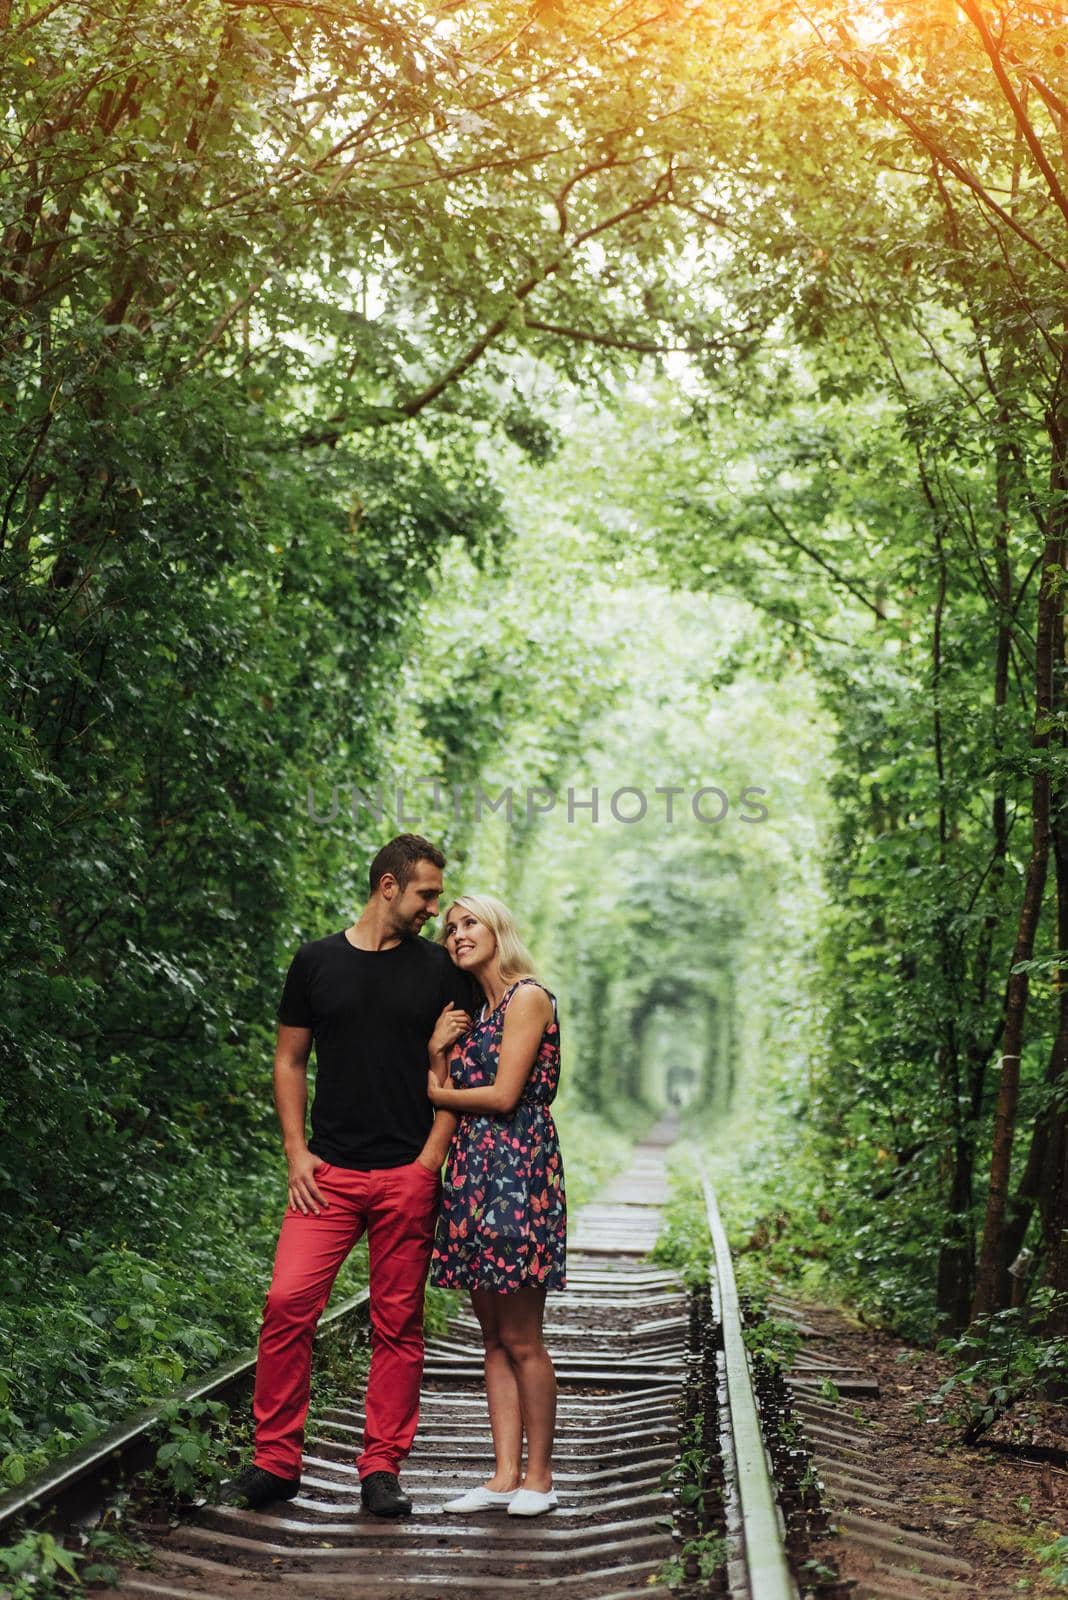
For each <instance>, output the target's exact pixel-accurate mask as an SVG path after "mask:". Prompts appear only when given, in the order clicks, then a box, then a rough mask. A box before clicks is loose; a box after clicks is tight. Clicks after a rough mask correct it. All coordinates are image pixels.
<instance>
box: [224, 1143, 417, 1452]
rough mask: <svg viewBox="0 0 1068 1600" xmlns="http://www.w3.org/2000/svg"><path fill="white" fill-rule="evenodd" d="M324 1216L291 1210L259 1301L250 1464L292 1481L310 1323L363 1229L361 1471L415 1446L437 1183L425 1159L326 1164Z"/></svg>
mask: <svg viewBox="0 0 1068 1600" xmlns="http://www.w3.org/2000/svg"><path fill="white" fill-rule="evenodd" d="M315 1181H316V1183H317V1185H318V1187H319V1190H320V1192H321V1194H322V1195H323V1197H324V1199H325V1200H327V1201H328V1202H329V1204H328V1205H327V1206H326V1207H323V1208H321V1209H320V1212H319V1215H318V1216H316V1215H315V1214H314V1213H313V1212H308V1213H307V1214H306V1215H305V1213H304V1212H301V1211H292V1210H287V1211H286V1214H285V1219H284V1221H283V1223H282V1229H281V1232H280V1234H279V1236H278V1250H277V1253H276V1255H275V1261H274V1276H273V1277H272V1279H271V1286H270V1288H269V1289H268V1291H267V1298H266V1300H265V1302H264V1307H263V1326H262V1328H261V1330H260V1342H259V1357H258V1360H257V1362H256V1389H255V1394H254V1396H253V1401H252V1414H253V1417H254V1418H255V1421H256V1448H255V1451H254V1453H253V1458H252V1459H253V1461H254V1463H255V1464H256V1466H258V1467H266V1469H267V1470H268V1472H276V1473H277V1474H278V1475H279V1476H280V1477H283V1478H295V1477H297V1476H298V1475H299V1473H300V1469H301V1451H302V1448H303V1444H304V1421H305V1418H306V1417H307V1414H308V1398H309V1394H310V1390H311V1359H312V1340H313V1338H314V1336H315V1325H316V1323H317V1322H318V1320H319V1317H320V1315H321V1313H322V1310H323V1307H324V1306H325V1305H326V1302H327V1300H328V1299H329V1298H330V1290H331V1288H332V1287H333V1283H334V1279H335V1278H336V1277H337V1275H338V1272H339V1270H340V1268H341V1264H342V1262H343V1261H344V1259H345V1257H346V1256H347V1255H348V1253H349V1251H350V1250H351V1249H352V1247H353V1245H354V1244H355V1243H356V1241H357V1240H358V1239H359V1238H360V1236H361V1235H362V1234H363V1232H364V1230H365V1229H366V1231H367V1246H368V1254H369V1256H370V1265H371V1284H370V1288H371V1302H370V1311H371V1370H370V1372H369V1374H368V1378H367V1399H366V1407H365V1413H364V1415H365V1422H364V1440H363V1453H362V1454H361V1455H360V1456H358V1457H357V1458H356V1468H357V1471H358V1472H359V1474H360V1477H361V1478H366V1477H367V1475H368V1474H369V1473H371V1472H397V1471H398V1470H399V1468H400V1464H401V1462H402V1461H403V1460H404V1459H405V1458H406V1456H407V1455H408V1452H409V1451H410V1450H411V1447H412V1440H413V1439H414V1437H415V1429H416V1425H417V1423H418V1421H419V1386H420V1384H421V1382H422V1378H423V1295H424V1290H425V1287H426V1275H427V1270H428V1268H429V1266H430V1253H431V1249H432V1247H433V1242H434V1224H435V1222H436V1220H437V1210H438V1201H439V1198H440V1189H441V1180H440V1178H439V1177H438V1175H437V1173H435V1172H431V1171H430V1169H429V1168H428V1167H424V1166H423V1165H422V1163H421V1162H418V1161H412V1162H409V1163H408V1165H407V1166H403V1167H385V1168H378V1169H376V1170H374V1171H371V1172H356V1171H353V1170H352V1169H351V1168H349V1167H334V1166H331V1165H330V1164H329V1163H328V1162H324V1163H323V1164H322V1165H321V1166H318V1167H316V1169H315Z"/></svg>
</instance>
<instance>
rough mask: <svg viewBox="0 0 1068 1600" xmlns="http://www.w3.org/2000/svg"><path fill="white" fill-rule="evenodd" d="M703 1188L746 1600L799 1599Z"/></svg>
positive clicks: (709, 1197)
mask: <svg viewBox="0 0 1068 1600" xmlns="http://www.w3.org/2000/svg"><path fill="white" fill-rule="evenodd" d="M701 1189H702V1193H703V1195H704V1201H705V1210H706V1213H707V1217H708V1231H709V1234H710V1235H711V1238H712V1252H713V1266H714V1271H713V1274H712V1288H711V1292H712V1294H713V1297H714V1304H713V1314H714V1315H715V1317H716V1320H717V1321H718V1322H719V1324H720V1326H721V1329H722V1338H723V1362H724V1368H725V1377H726V1388H727V1407H728V1413H729V1427H730V1435H731V1450H732V1453H733V1457H734V1473H735V1478H736V1487H737V1491H738V1499H739V1506H740V1532H741V1545H742V1550H741V1556H742V1560H743V1562H744V1571H745V1575H746V1580H747V1585H748V1594H749V1600H797V1595H798V1589H797V1585H796V1583H795V1582H794V1578H793V1575H792V1574H791V1572H790V1567H789V1563H788V1561H787V1555H786V1545H785V1527H784V1523H783V1520H782V1515H781V1513H780V1510H779V1506H778V1503H777V1500H776V1496H775V1482H774V1478H773V1476H772V1472H771V1467H770V1464H769V1462H768V1457H767V1452H766V1450H765V1447H764V1440H763V1436H762V1433H761V1427H760V1413H759V1410H758V1408H757V1401H756V1395H755V1393H754V1391H753V1381H752V1376H751V1373H750V1369H749V1356H748V1352H747V1351H746V1347H745V1340H744V1339H743V1337H742V1314H741V1307H740V1305H739V1303H738V1287H737V1284H736V1282H735V1277H734V1266H733V1264H732V1262H731V1252H730V1246H729V1244H728V1243H727V1234H726V1231H725V1229H724V1227H723V1221H722V1218H721V1217H720V1214H719V1206H718V1204H717V1202H716V1196H715V1192H714V1190H713V1188H712V1185H711V1184H710V1182H709V1180H708V1175H707V1173H706V1172H705V1171H704V1170H702V1172H701Z"/></svg>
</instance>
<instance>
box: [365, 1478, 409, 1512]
mask: <svg viewBox="0 0 1068 1600" xmlns="http://www.w3.org/2000/svg"><path fill="white" fill-rule="evenodd" d="M360 1500H361V1501H362V1503H363V1508H364V1510H365V1511H370V1512H372V1513H373V1514H374V1516H376V1517H409V1516H411V1513H412V1502H411V1501H410V1500H409V1499H408V1496H407V1495H406V1494H402V1492H401V1486H400V1482H399V1481H398V1478H397V1474H396V1473H395V1472H369V1473H368V1474H367V1476H366V1478H363V1479H362V1480H361V1482H360Z"/></svg>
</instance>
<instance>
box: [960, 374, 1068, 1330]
mask: <svg viewBox="0 0 1068 1600" xmlns="http://www.w3.org/2000/svg"><path fill="white" fill-rule="evenodd" d="M1046 422H1047V427H1048V429H1049V435H1050V445H1051V468H1050V488H1051V491H1052V493H1051V510H1050V514H1049V519H1048V522H1047V528H1046V542H1045V546H1044V549H1043V554H1042V573H1041V578H1040V582H1039V588H1038V616H1037V621H1036V628H1035V721H1034V725H1033V728H1032V733H1031V748H1032V750H1034V751H1035V752H1043V754H1042V755H1041V756H1040V757H1039V760H1038V762H1037V763H1036V767H1035V771H1034V773H1033V775H1032V779H1031V856H1030V860H1029V861H1028V864H1027V875H1026V879H1025V882H1024V893H1023V901H1022V903H1021V906H1020V915H1019V921H1018V923H1017V929H1016V944H1015V948H1014V950H1013V956H1012V967H1016V966H1018V965H1019V964H1020V963H1021V962H1027V961H1030V960H1031V959H1032V956H1033V953H1034V945H1035V933H1036V931H1037V928H1038V923H1039V918H1040V916H1041V912H1042V896H1043V891H1044V889H1045V884H1046V870H1047V863H1048V859H1049V848H1050V833H1051V815H1050V787H1051V786H1050V772H1049V761H1048V759H1046V758H1045V755H1044V752H1046V751H1047V750H1048V749H1049V744H1050V721H1049V715H1050V712H1051V711H1052V710H1053V708H1054V700H1055V695H1056V688H1055V685H1054V662H1055V656H1056V650H1057V643H1058V640H1059V639H1060V637H1061V632H1060V630H1061V620H1060V619H1061V618H1062V616H1063V598H1062V593H1061V579H1062V576H1063V566H1064V541H1063V538H1062V537H1061V535H1062V532H1063V529H1064V526H1065V521H1066V515H1068V513H1066V509H1065V505H1066V499H1068V496H1066V490H1068V351H1065V353H1064V354H1063V355H1062V357H1061V361H1060V366H1059V370H1058V374H1057V382H1056V384H1055V386H1054V392H1053V396H1052V397H1051V404H1050V409H1049V412H1048V414H1047V419H1046ZM1057 687H1059V682H1058V685H1057ZM1028 987H1029V985H1028V974H1027V973H1026V972H1015V971H1013V970H1011V968H1010V972H1009V977H1008V982H1007V984H1006V988H1005V1010H1004V1023H1003V1030H1002V1041H1001V1062H1000V1066H1001V1080H1000V1083H999V1086H998V1098H997V1108H996V1111H995V1115H994V1138H993V1148H992V1151H991V1162H990V1183H989V1188H988V1192H987V1204H986V1217H985V1220H984V1224H983V1243H982V1249H981V1252H980V1256H979V1268H978V1272H977V1274H976V1286H975V1298H974V1300H973V1302H972V1317H973V1318H975V1317H980V1316H984V1315H988V1314H989V1313H990V1312H992V1311H994V1310H996V1309H997V1308H999V1307H1001V1306H1006V1305H1008V1304H1009V1302H1010V1299H1011V1293H1010V1289H1011V1285H1010V1283H1009V1278H1008V1272H1007V1270H1006V1268H1007V1265H1008V1262H1007V1261H1006V1243H1007V1239H1006V1236H1005V1222H1006V1209H1007V1206H1008V1199H1009V1175H1010V1171H1011V1167H1012V1147H1013V1139H1014V1135H1015V1132H1016V1112H1017V1105H1018V1102H1019V1094H1020V1055H1021V1052H1022V1050H1023V1038H1024V1020H1025V1015H1026V1011H1027V996H1028Z"/></svg>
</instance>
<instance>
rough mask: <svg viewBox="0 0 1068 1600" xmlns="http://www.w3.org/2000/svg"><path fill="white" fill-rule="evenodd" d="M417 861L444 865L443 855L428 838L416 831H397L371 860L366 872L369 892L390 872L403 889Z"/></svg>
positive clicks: (436, 865)
mask: <svg viewBox="0 0 1068 1600" xmlns="http://www.w3.org/2000/svg"><path fill="white" fill-rule="evenodd" d="M418 861H429V862H430V864H431V866H433V867H444V865H445V857H444V856H443V855H442V853H441V851H440V850H439V849H438V848H437V846H436V845H432V844H431V843H430V840H429V839H424V838H422V837H421V836H420V835H419V834H418V833H398V835H397V837H396V838H395V839H391V840H390V841H389V843H388V844H384V845H383V846H382V848H381V850H380V851H379V852H378V854H377V855H376V856H375V858H374V860H373V861H372V862H371V865H370V868H369V870H368V873H367V877H368V881H369V883H370V885H371V893H372V894H374V892H375V890H376V889H377V888H378V885H379V882H380V881H381V879H382V877H383V875H384V874H385V873H387V872H391V873H392V874H393V876H394V877H395V878H396V880H397V883H398V885H399V886H400V887H401V888H402V889H403V888H404V886H405V884H406V883H407V882H408V879H409V878H410V877H411V875H412V869H413V867H414V866H415V864H416V862H418Z"/></svg>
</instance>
